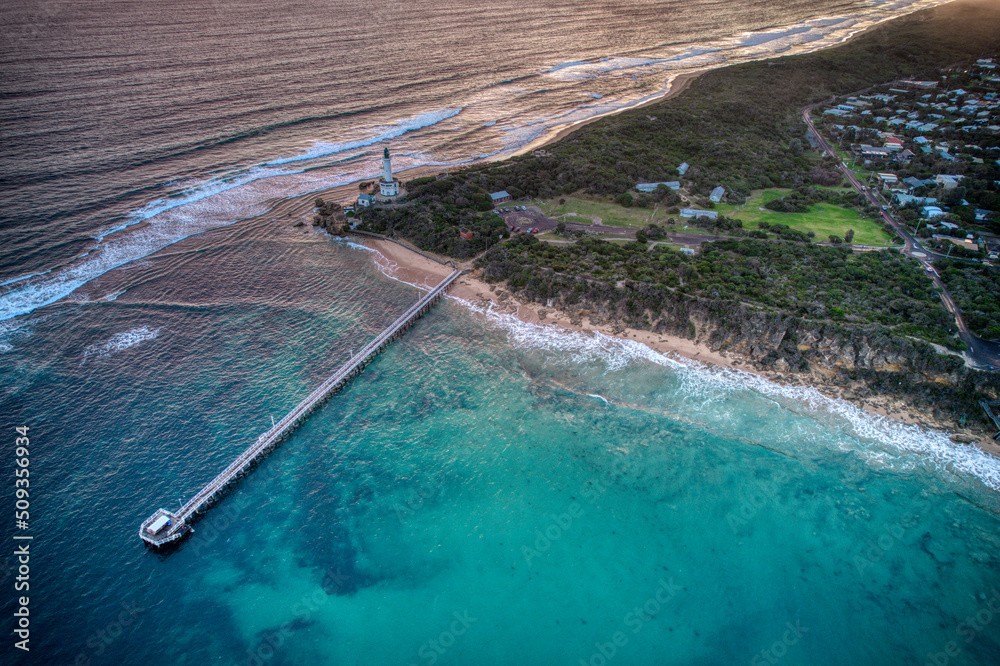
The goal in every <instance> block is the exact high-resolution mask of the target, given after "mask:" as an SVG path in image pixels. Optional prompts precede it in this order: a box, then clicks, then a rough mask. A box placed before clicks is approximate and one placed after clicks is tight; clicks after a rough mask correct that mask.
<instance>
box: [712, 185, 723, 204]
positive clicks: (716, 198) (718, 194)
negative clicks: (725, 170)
mask: <svg viewBox="0 0 1000 666" xmlns="http://www.w3.org/2000/svg"><path fill="white" fill-rule="evenodd" d="M725 195H726V188H724V187H722V186H721V185H720V186H719V187H717V188H715V189H714V190H712V194H711V195H709V197H708V200H709V201H711V202H712V203H719V202H720V201H722V197H724V196H725Z"/></svg>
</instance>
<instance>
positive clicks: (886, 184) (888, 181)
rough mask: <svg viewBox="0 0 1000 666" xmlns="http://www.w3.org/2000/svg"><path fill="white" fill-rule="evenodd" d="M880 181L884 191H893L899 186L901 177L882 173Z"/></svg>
mask: <svg viewBox="0 0 1000 666" xmlns="http://www.w3.org/2000/svg"><path fill="white" fill-rule="evenodd" d="M878 179H879V181H880V182H881V183H882V189H883V190H891V189H893V188H894V187H896V186H897V185H899V176H897V175H896V174H894V173H880V174H879V175H878Z"/></svg>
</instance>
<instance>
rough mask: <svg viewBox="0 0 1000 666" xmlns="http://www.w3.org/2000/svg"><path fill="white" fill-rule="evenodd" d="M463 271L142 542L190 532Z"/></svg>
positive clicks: (148, 524) (156, 521) (149, 529)
mask: <svg viewBox="0 0 1000 666" xmlns="http://www.w3.org/2000/svg"><path fill="white" fill-rule="evenodd" d="M452 267H453V268H454V264H452ZM463 272H464V271H460V270H458V269H455V270H454V272H452V274H451V275H449V276H448V277H446V278H445V279H444V280H442V281H441V283H440V284H439V285H437V286H436V287H434V288H433V289H432V290H431V291H429V292H428V293H426V294H424V296H423V297H421V298H420V300H418V301H417V302H416V303H414V304H413V305H412V306H411V307H410V308H409V309H408V310H407V311H406V312H404V313H403V314H402V315H400V317H399V318H398V319H396V321H394V322H393V323H392V324H390V325H389V327H388V328H386V329H385V330H384V331H382V332H381V333H379V334H378V335H377V336H376V337H375V338H374V339H373V340H372V341H371V342H369V343H368V344H367V345H365V346H364V347H363V348H362V349H361V350H360V351H359V352H358V353H356V354H354V355H352V356H351V360H350V361H348V362H347V363H346V364H344V365H343V366H341V367H340V368H339V369H338V370H337V371H336V372H335V373H333V375H331V376H330V377H329V378H328V379H327V380H326V381H324V382H323V383H322V384H320V385H319V386H318V387H316V389H315V390H313V392H312V393H310V394H309V395H308V396H307V397H306V398H305V399H304V400H303V401H302V402H300V403H299V404H297V405H296V406H295V408H294V409H292V411H290V412H288V414H286V415H285V416H284V418H282V419H281V420H280V421H278V422H276V423H275V424H274V425H273V426H271V428H270V429H269V430H268V431H267V432H265V433H263V434H262V435H261V436H260V437H258V438H257V441H255V442H254V443H253V444H252V445H251V446H250V447H249V448H247V450H246V451H244V452H243V453H242V454H240V456H239V457H238V458H236V460H234V461H233V462H231V463H230V464H229V466H228V467H226V468H225V469H224V470H222V471H221V472H219V474H218V475H217V476H216V477H215V478H214V479H212V480H211V481H209V482H208V483H207V484H206V485H205V487H204V488H202V489H201V490H199V491H198V493H197V494H195V496H194V497H192V498H191V499H189V500H188V501H187V502H186V503H185V504H184V505H183V506H182V507H181V508H180V509H179V510H177V511H176V512H172V511H168V510H166V509H158V510H157V511H156V512H155V513H154V514H153V515H152V516H150V517H149V518H147V519H146V520H145V521H143V523H142V525H141V526H140V527H139V536H140V537H141V538H142V540H143V541H145V542H146V543H147V544H148V545H150V546H152V547H154V548H159V547H162V546H166V545H168V544H170V543H172V542H175V541H177V540H179V539H180V538H182V537H183V536H184V535H185V534H187V533H189V532H191V531H192V528H191V525H190V522H191V519H192V518H193V517H194V516H195V515H196V514H198V513H200V512H202V511H204V510H205V509H207V508H208V507H209V506H210V505H211V504H212V502H213V501H215V499H217V498H218V497H219V495H220V494H221V493H222V492H223V491H224V490H225V489H226V487H228V486H229V485H230V484H231V483H232V482H233V481H235V480H236V479H238V478H240V477H241V476H243V475H244V474H246V473H247V472H248V471H249V470H250V468H252V467H253V465H254V464H255V463H256V462H257V461H259V460H260V459H261V457H263V456H264V455H266V454H267V453H268V452H269V451H271V449H273V448H274V447H275V446H276V445H277V444H278V443H279V442H281V441H282V440H283V439H284V438H285V437H287V436H288V435H289V434H290V433H291V432H292V431H293V430H295V428H296V427H297V426H298V425H299V424H300V423H302V421H303V420H304V419H305V418H306V417H307V416H309V414H310V413H311V412H312V411H313V410H314V409H316V407H318V406H319V405H321V404H322V403H323V402H324V401H325V400H326V399H327V398H329V397H330V395H332V394H333V393H334V392H335V391H337V390H338V389H340V388H341V387H343V386H344V385H345V384H346V383H347V382H349V381H350V380H351V378H352V377H354V376H356V375H358V374H359V373H361V372H362V371H363V370H364V368H365V366H367V365H368V364H369V363H370V362H371V360H372V359H373V358H374V357H375V356H377V355H378V354H379V353H380V352H381V351H382V350H383V349H385V348H386V347H387V346H388V345H389V343H390V342H392V341H393V340H395V339H396V338H397V337H399V336H400V335H402V334H403V333H404V332H405V331H406V329H407V328H409V327H410V326H411V325H412V324H413V322H415V321H416V320H417V319H419V318H420V316H421V315H423V314H424V313H425V312H427V310H429V309H430V308H431V306H433V305H434V303H436V302H437V300H438V299H440V298H441V296H443V295H444V293H445V292H446V291H447V290H448V288H449V287H450V286H451V285H452V283H453V282H455V280H457V279H458V277H459V276H460V275H462V273H463Z"/></svg>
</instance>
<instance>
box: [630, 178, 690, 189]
mask: <svg viewBox="0 0 1000 666" xmlns="http://www.w3.org/2000/svg"><path fill="white" fill-rule="evenodd" d="M660 185H666V186H667V187H669V188H670V189H672V190H673V191H674V192H676V191H677V190H679V189H681V181H679V180H668V181H661V182H659V183H637V184H636V186H635V189H637V190H639V191H640V192H655V191H656V188H658V187H659V186H660Z"/></svg>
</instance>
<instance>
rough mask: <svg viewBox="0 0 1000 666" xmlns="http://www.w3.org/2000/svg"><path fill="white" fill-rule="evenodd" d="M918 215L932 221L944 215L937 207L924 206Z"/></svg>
mask: <svg viewBox="0 0 1000 666" xmlns="http://www.w3.org/2000/svg"><path fill="white" fill-rule="evenodd" d="M920 214H921V215H922V216H923V217H926V218H927V219H929V220H933V219H934V218H936V217H941V216H943V215H944V211H943V210H941V209H940V208H938V207H937V206H924V207H923V208H921V209H920Z"/></svg>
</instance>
